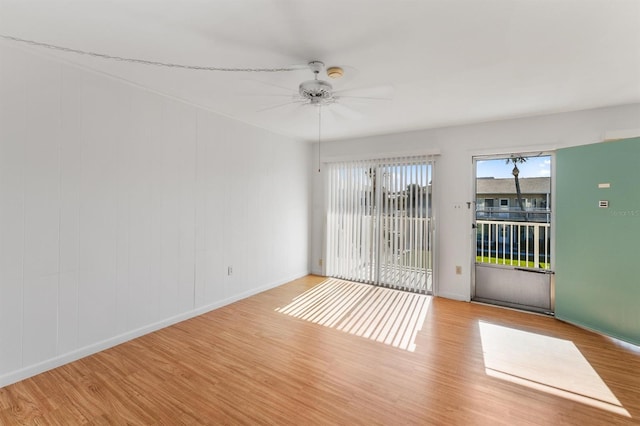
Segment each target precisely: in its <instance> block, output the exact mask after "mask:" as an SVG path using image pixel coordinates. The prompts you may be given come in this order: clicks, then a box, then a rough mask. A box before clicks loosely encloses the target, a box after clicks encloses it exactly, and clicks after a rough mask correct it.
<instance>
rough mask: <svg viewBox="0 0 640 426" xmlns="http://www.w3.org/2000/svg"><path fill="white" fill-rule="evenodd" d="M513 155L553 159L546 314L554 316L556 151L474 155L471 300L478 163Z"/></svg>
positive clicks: (471, 294) (474, 265)
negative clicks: (548, 301)
mask: <svg viewBox="0 0 640 426" xmlns="http://www.w3.org/2000/svg"><path fill="white" fill-rule="evenodd" d="M513 155H517V156H522V157H538V156H549V157H551V167H550V176H549V177H550V192H551V196H550V199H549V201H550V203H551V211H550V213H549V224H550V231H549V238H550V242H549V251H550V259H549V263H550V267H549V269H550V271H549V274H550V294H549V299H550V312H546V311H545V313H547V314H551V315H553V313H554V312H555V267H556V264H555V252H556V221H555V206H556V205H557V204H556V185H555V182H556V179H555V176H556V152H555V150H544V151H525V152H501V153H495V154H486V153H483V154H478V155H473V156H472V161H471V162H472V179H471V180H472V183H471V185H472V186H471V188H472V197H473V198H472V199H473V201H472V205H473V206H474V208H473V213H472V215H471V224H470V225H471V226H469V228H471V229H470V232H471V238H470V240H471V241H470V245H471V250H470V254H471V256H470V259H469V261H470V262H469V268H470V269H469V270H470V271H471V273H470V280H471V282H470V298H471V300H472V301H473V300H474V298H475V297H476V278H477V277H476V264H477V263H476V255H477V234H476V233H477V228H476V226H477V225H476V206H477V171H478V170H477V163H478V161H482V160H501V159H504V160H506V159H507V158H510V157H511V156H513ZM506 268H510V269H514V268H515V267H512V266H507V267H506ZM508 305H509V304H508V303H506V304H504V305H503V306H508Z"/></svg>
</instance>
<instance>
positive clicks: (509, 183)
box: [476, 177, 551, 222]
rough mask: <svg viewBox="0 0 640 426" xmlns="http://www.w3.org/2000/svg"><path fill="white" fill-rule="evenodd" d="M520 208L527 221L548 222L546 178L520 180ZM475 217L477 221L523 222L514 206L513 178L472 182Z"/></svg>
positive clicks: (521, 214)
mask: <svg viewBox="0 0 640 426" xmlns="http://www.w3.org/2000/svg"><path fill="white" fill-rule="evenodd" d="M520 192H521V193H522V205H523V207H524V209H525V211H526V212H527V214H526V219H527V220H528V221H530V222H545V221H547V220H548V215H549V213H550V210H549V209H550V204H551V179H550V178H549V177H534V178H520ZM476 217H477V218H478V219H494V220H495V219H499V220H514V221H515V220H517V221H523V220H525V214H523V213H522V210H521V209H520V206H519V205H518V196H517V195H516V185H515V181H514V179H513V178H501V179H496V178H492V177H488V178H478V179H477V180H476Z"/></svg>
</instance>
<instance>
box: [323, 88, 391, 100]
mask: <svg viewBox="0 0 640 426" xmlns="http://www.w3.org/2000/svg"><path fill="white" fill-rule="evenodd" d="M393 92H394V88H393V86H389V85H386V86H373V87H361V88H353V89H343V90H336V91H335V92H333V94H334V95H335V96H336V97H338V98H342V97H345V98H346V97H352V98H361V99H379V100H391V99H393Z"/></svg>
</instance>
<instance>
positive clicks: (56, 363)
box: [0, 271, 309, 388]
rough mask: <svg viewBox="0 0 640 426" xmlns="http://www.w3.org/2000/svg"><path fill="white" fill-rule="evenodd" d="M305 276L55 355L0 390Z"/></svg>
mask: <svg viewBox="0 0 640 426" xmlns="http://www.w3.org/2000/svg"><path fill="white" fill-rule="evenodd" d="M308 274H309V272H308V271H304V272H300V273H298V274H292V275H291V276H290V277H287V278H284V279H283V280H278V281H274V282H271V283H268V284H266V285H263V286H260V287H256V288H254V289H251V290H249V291H245V292H242V293H238V294H235V295H233V296H231V297H227V298H225V299H222V300H218V301H216V302H214V303H211V304H208V305H205V306H200V307H197V308H195V309H192V310H190V311H188V312H184V313H181V314H179V315H175V316H172V317H169V318H166V319H163V320H161V321H158V322H155V323H153V324H149V325H146V326H143V327H140V328H137V329H135V330H131V331H128V332H126V333H122V334H119V335H117V336H114V337H110V338H108V339H105V340H102V341H100V342H96V343H92V344H91V345H87V346H84V347H82V348H79V349H75V350H73V351H71V352H67V353H65V354H62V355H58V356H56V357H54V358H50V359H48V360H46V361H42V362H39V363H37V364H33V365H30V366H27V367H23V368H21V369H19V370H15V371H12V372H10V373H7V374H4V375H2V376H0V388H2V387H4V386H8V385H10V384H13V383H16V382H19V381H21V380H24V379H28V378H29V377H33V376H35V375H37V374H40V373H44V372H45V371H49V370H53V369H54V368H57V367H61V366H63V365H65V364H68V363H70V362H73V361H77V360H79V359H81V358H84V357H87V356H89V355H93V354H95V353H98V352H100V351H104V350H105V349H109V348H112V347H114V346H117V345H120V344H122V343H125V342H127V341H129V340H133V339H136V338H138V337H141V336H144V335H145V334H149V333H153V332H154V331H158V330H161V329H163V328H165V327H169V326H171V325H174V324H177V323H179V322H182V321H185V320H188V319H191V318H194V317H197V316H199V315H202V314H205V313H207V312H210V311H213V310H215V309H218V308H221V307H223V306H226V305H229V304H231V303H234V302H237V301H239V300H242V299H246V298H247V297H250V296H253V295H255V294H258V293H262V292H263V291H267V290H270V289H272V288H275V287H278V286H281V285H282V284H285V283H288V282H290V281H293V280H296V279H298V278H302V277H305V276H307V275H308Z"/></svg>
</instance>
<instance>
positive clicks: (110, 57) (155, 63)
mask: <svg viewBox="0 0 640 426" xmlns="http://www.w3.org/2000/svg"><path fill="white" fill-rule="evenodd" d="M0 38H2V39H4V40H8V41H13V42H17V43H23V44H27V45H30V46H36V47H43V48H46V49H52V50H57V51H60V52H66V53H74V54H76V55H84V56H91V57H94V58H100V59H106V60H111V61H119V62H129V63H134V64H141V65H150V66H155V67H165V68H180V69H187V70H195V71H222V72H287V71H298V70H300V69H306V68H307V67H295V66H292V67H279V68H240V67H238V68H235V67H208V66H200V65H184V64H174V63H170V62H160V61H148V60H146V59H138V58H126V57H122V56H114V55H108V54H106V53H98V52H92V51H87V50H80V49H73V48H70V47H64V46H58V45H55V44H49V43H43V42H40V41H34V40H26V39H23V38H19V37H13V36H9V35H4V34H0Z"/></svg>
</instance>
